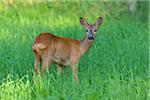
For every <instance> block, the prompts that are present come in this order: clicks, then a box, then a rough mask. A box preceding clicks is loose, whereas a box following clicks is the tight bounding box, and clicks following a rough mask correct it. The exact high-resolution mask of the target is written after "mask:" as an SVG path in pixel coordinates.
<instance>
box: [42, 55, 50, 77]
mask: <svg viewBox="0 0 150 100" xmlns="http://www.w3.org/2000/svg"><path fill="white" fill-rule="evenodd" d="M50 64H51V62H50V60H49V59H48V58H44V59H43V60H42V68H41V74H42V75H43V74H44V72H45V71H46V72H48V69H49V66H50Z"/></svg>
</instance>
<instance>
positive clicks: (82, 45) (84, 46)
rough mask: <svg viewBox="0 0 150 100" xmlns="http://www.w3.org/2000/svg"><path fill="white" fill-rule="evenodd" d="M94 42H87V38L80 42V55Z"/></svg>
mask: <svg viewBox="0 0 150 100" xmlns="http://www.w3.org/2000/svg"><path fill="white" fill-rule="evenodd" d="M93 42H94V41H89V40H88V37H87V36H85V37H84V38H83V39H82V40H81V41H80V51H81V55H83V54H84V53H85V52H86V51H88V49H89V48H90V47H91V46H92V44H93Z"/></svg>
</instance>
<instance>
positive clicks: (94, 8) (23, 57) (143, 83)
mask: <svg viewBox="0 0 150 100" xmlns="http://www.w3.org/2000/svg"><path fill="white" fill-rule="evenodd" d="M29 1H30V0H29ZM143 4H145V3H144V2H140V4H139V8H138V9H139V11H138V12H136V14H135V15H132V16H131V15H129V13H128V9H127V5H128V1H127V2H121V3H120V2H98V1H97V2H96V1H95V2H90V1H87V2H85V1H73V2H62V1H55V2H48V1H46V2H45V3H37V4H34V5H32V4H31V5H29V4H28V3H27V2H22V3H17V2H15V3H14V4H13V5H11V4H10V6H6V5H7V4H5V3H4V2H3V3H2V2H1V4H0V22H1V24H0V27H1V29H0V99H1V100H6V99H7V100H12V99H13V100H22V99H25V100H27V99H28V100H31V99H36V100H45V99H48V100H49V99H50V100H51V99H52V100H53V99H54V100H55V99H56V100H59V99H67V100H68V99H69V100H70V99H71V100H72V99H73V100H78V99H81V100H82V99H85V100H97V99H111V100H112V99H114V100H116V99H118V100H122V99H125V100H129V99H130V100H141V99H142V100H146V99H147V96H148V95H147V93H148V89H149V83H148V80H149V77H148V73H149V72H148V55H149V54H148V50H149V48H148V27H147V25H148V24H147V20H148V19H147V18H144V19H141V16H142V14H143V13H141V12H142V11H143V10H145V9H146V10H147V7H145V6H142V5H143ZM121 5H125V6H124V7H122V6H121ZM120 7H121V8H120ZM119 8H120V9H119ZM147 11H148V10H147ZM101 15H102V16H105V15H106V16H105V17H104V21H103V24H102V26H101V27H100V29H99V30H98V32H97V38H96V40H95V41H94V45H93V46H92V47H91V49H90V50H89V51H88V52H87V53H86V54H85V55H84V56H83V57H82V58H81V60H80V64H79V79H80V85H76V84H75V82H74V81H73V80H72V72H71V70H70V68H69V67H66V68H65V69H64V71H63V73H62V75H61V76H59V77H58V76H57V75H56V66H55V65H52V66H51V69H50V70H49V73H48V74H45V76H44V77H41V76H35V72H34V69H33V68H34V67H33V66H34V56H33V52H32V49H31V45H32V42H33V40H34V38H35V37H36V36H37V35H38V34H39V33H41V32H45V31H47V32H52V33H53V34H55V35H57V36H63V37H70V38H74V39H78V40H80V39H82V38H83V37H84V35H85V30H84V29H83V27H82V26H81V25H80V23H79V17H80V16H82V17H84V18H86V19H88V22H89V23H94V21H95V20H96V18H98V17H99V16H101ZM137 15H138V16H137ZM146 16H148V15H146Z"/></svg>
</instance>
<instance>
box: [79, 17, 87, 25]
mask: <svg viewBox="0 0 150 100" xmlns="http://www.w3.org/2000/svg"><path fill="white" fill-rule="evenodd" d="M80 24H81V25H82V26H86V25H88V23H87V22H86V20H85V19H84V18H82V17H80Z"/></svg>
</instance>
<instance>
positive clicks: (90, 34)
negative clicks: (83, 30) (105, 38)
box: [88, 30, 94, 40]
mask: <svg viewBox="0 0 150 100" xmlns="http://www.w3.org/2000/svg"><path fill="white" fill-rule="evenodd" d="M88 39H89V40H94V37H93V32H92V30H90V32H89V35H88Z"/></svg>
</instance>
